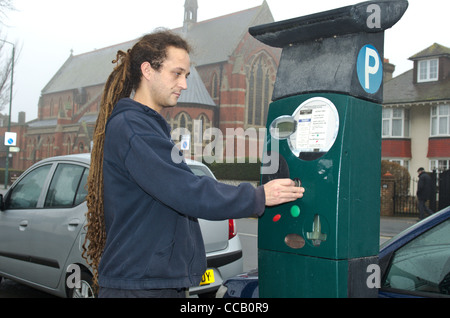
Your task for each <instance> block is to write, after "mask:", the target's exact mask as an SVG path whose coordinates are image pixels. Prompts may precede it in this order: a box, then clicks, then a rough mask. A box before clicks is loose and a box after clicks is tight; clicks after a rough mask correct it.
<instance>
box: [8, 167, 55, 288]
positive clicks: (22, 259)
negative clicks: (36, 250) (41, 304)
mask: <svg viewBox="0 0 450 318" xmlns="http://www.w3.org/2000/svg"><path fill="white" fill-rule="evenodd" d="M51 168H52V164H45V165H40V166H37V167H34V168H33V169H31V170H30V171H28V172H26V174H25V175H24V176H23V177H21V179H20V180H19V181H18V182H17V183H16V184H15V185H14V186H13V188H11V189H10V190H9V191H8V193H7V195H6V197H5V209H4V210H3V211H1V212H0V274H1V273H3V274H6V275H10V276H15V277H18V278H21V279H25V280H32V279H33V276H34V275H35V274H34V271H33V268H34V266H35V264H34V262H35V261H36V260H35V259H33V258H32V254H33V253H32V241H33V238H32V237H31V231H30V229H31V228H32V227H33V226H34V224H33V219H34V215H35V213H36V210H37V209H38V206H39V203H40V202H41V201H42V200H43V195H44V189H45V188H46V185H47V184H48V182H49V177H50V174H51V173H50V172H51Z"/></svg>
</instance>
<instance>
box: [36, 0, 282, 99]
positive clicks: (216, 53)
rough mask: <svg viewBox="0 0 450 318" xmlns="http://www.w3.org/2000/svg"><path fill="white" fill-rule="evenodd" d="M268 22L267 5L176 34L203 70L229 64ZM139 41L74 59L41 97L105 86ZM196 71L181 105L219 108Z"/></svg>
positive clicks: (183, 95) (193, 72)
mask: <svg viewBox="0 0 450 318" xmlns="http://www.w3.org/2000/svg"><path fill="white" fill-rule="evenodd" d="M268 22H273V17H272V14H271V13H270V9H269V7H268V5H267V3H266V2H265V1H264V2H263V5H262V6H259V7H255V8H252V9H248V10H244V11H240V12H236V13H232V14H229V15H225V16H222V17H218V18H214V19H211V20H206V21H203V22H198V23H194V24H192V25H191V26H190V28H189V29H188V31H187V33H184V32H185V31H186V30H183V28H182V27H181V28H177V29H174V30H172V31H174V32H175V33H179V34H181V35H182V36H183V37H185V38H186V39H187V40H188V41H189V43H190V44H191V45H192V47H193V51H194V52H192V54H191V60H192V62H193V65H194V66H201V65H207V64H212V63H217V62H223V61H227V60H228V59H229V57H230V55H231V54H232V53H233V51H234V50H235V49H236V47H237V45H238V43H239V41H240V40H241V39H242V38H243V36H244V35H245V34H246V32H247V31H248V28H249V27H250V26H253V25H257V24H261V23H268ZM138 40H139V39H134V40H131V41H129V42H124V43H120V44H116V45H112V46H109V47H106V48H102V49H98V50H95V51H91V52H87V53H84V54H80V55H71V56H70V57H69V58H68V59H67V60H66V62H65V63H64V64H63V65H62V66H61V68H60V69H59V70H58V72H57V73H56V74H55V75H54V76H53V78H52V79H51V80H50V81H49V83H48V84H47V85H46V86H45V87H44V89H43V90H42V92H41V93H42V94H51V93H56V92H62V91H67V90H72V89H80V88H82V87H90V86H96V85H102V84H104V83H105V82H106V79H107V78H108V76H109V74H111V72H112V70H113V68H114V64H112V60H114V59H115V58H116V53H117V51H118V50H122V51H126V50H128V49H130V48H131V47H132V46H133V45H134V44H135V43H136V42H137V41H138ZM192 69H193V71H192V70H191V73H192V74H191V76H190V77H189V82H192V83H193V84H194V85H192V84H191V85H190V87H191V88H192V89H188V90H187V91H185V92H184V93H183V94H182V95H181V98H180V100H179V102H180V103H181V102H192V101H193V100H194V99H195V100H197V102H195V103H197V104H198V103H199V102H200V101H201V103H205V104H206V105H215V104H214V102H213V101H212V99H211V97H210V95H209V94H208V92H207V90H206V88H205V87H204V84H203V82H202V81H201V79H200V77H199V75H198V73H197V72H196V70H195V67H192ZM189 82H188V85H189ZM206 95H207V96H206Z"/></svg>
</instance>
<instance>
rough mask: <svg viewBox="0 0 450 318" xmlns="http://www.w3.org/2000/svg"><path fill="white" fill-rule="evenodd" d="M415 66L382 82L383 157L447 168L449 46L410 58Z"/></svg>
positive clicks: (449, 141)
mask: <svg viewBox="0 0 450 318" xmlns="http://www.w3.org/2000/svg"><path fill="white" fill-rule="evenodd" d="M409 59H410V60H412V61H413V62H414V68H413V69H411V70H409V71H407V72H405V73H403V74H401V75H399V76H397V77H395V78H392V79H390V80H387V81H385V83H384V87H383V88H384V101H383V119H382V120H383V124H382V125H383V126H382V138H383V139H382V159H385V160H390V161H395V162H398V163H400V164H401V165H403V166H405V167H406V168H408V170H409V173H410V174H411V176H416V175H417V173H416V171H417V169H418V168H419V167H424V168H425V170H428V171H432V170H434V169H436V170H441V171H443V170H448V169H450V49H449V48H447V47H445V46H442V45H439V44H437V43H435V44H433V45H432V46H430V47H428V48H426V49H424V50H423V51H421V52H419V53H417V54H415V55H413V56H411V57H410V58H409Z"/></svg>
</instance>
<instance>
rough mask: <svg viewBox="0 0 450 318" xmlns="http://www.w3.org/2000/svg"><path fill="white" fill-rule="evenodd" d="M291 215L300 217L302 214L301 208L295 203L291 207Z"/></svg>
mask: <svg viewBox="0 0 450 318" xmlns="http://www.w3.org/2000/svg"><path fill="white" fill-rule="evenodd" d="M291 215H292V216H293V217H294V218H298V217H299V215H300V208H299V207H298V206H297V205H293V206H292V208H291Z"/></svg>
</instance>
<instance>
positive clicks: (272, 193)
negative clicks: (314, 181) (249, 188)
mask: <svg viewBox="0 0 450 318" xmlns="http://www.w3.org/2000/svg"><path fill="white" fill-rule="evenodd" d="M264 191H265V194H266V206H274V205H278V204H283V203H286V202H291V201H295V200H297V199H300V198H301V197H303V193H304V192H305V189H304V188H303V187H296V186H295V182H294V181H293V180H291V179H275V180H272V181H270V182H268V183H266V184H265V185H264Z"/></svg>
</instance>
